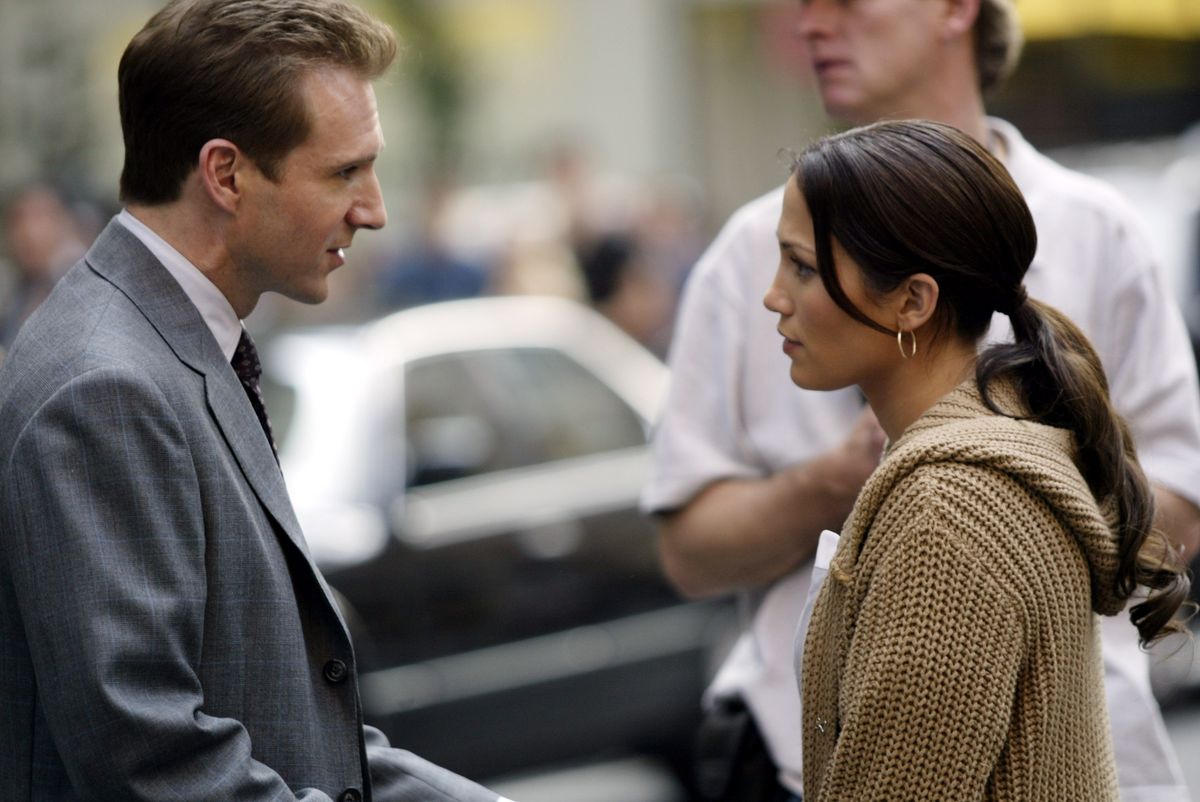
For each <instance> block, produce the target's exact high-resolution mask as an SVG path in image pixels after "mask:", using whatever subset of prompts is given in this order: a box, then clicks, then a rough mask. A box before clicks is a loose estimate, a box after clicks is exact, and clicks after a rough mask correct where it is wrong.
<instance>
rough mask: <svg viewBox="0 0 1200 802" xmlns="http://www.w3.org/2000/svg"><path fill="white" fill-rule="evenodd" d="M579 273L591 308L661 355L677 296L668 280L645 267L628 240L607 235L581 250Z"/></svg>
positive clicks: (639, 249) (641, 253)
mask: <svg viewBox="0 0 1200 802" xmlns="http://www.w3.org/2000/svg"><path fill="white" fill-rule="evenodd" d="M578 259H579V267H580V270H581V272H582V274H583V280H584V283H585V284H586V285H587V288H588V301H589V302H590V303H591V305H592V307H593V308H595V309H596V310H597V311H599V312H600V313H601V314H603V315H604V316H605V317H607V318H608V319H609V320H611V321H612V322H613V323H615V324H616V325H617V326H618V327H619V328H620V329H621V330H622V331H624V332H625V333H626V334H628V335H629V336H630V337H632V338H633V339H635V340H637V341H638V342H639V343H641V344H642V345H644V346H646V347H647V348H649V349H650V350H651V351H654V352H655V353H657V354H659V356H663V355H664V346H665V344H666V343H665V340H663V339H660V338H661V337H662V336H663V334H664V331H663V327H664V324H666V323H667V322H669V320H670V316H671V309H672V306H673V301H674V297H675V294H674V292H672V289H671V286H670V285H669V284H668V283H667V280H666V276H664V275H663V274H662V273H660V272H657V271H655V270H654V268H653V267H652V266H651V265H650V264H649V263H648V261H647V259H646V256H645V253H644V249H643V247H642V245H641V244H640V243H639V242H638V240H637V238H636V237H635V236H634V235H632V234H609V235H607V236H603V237H600V238H599V239H598V240H596V241H595V242H592V243H589V244H586V245H583V246H581V247H580V251H579V255H578Z"/></svg>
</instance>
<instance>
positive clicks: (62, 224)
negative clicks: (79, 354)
mask: <svg viewBox="0 0 1200 802" xmlns="http://www.w3.org/2000/svg"><path fill="white" fill-rule="evenodd" d="M4 241H5V243H6V244H7V248H8V253H9V256H10V257H11V261H12V266H13V268H14V271H15V274H14V276H13V283H12V286H11V287H10V291H9V293H8V295H7V297H6V298H5V299H4V302H3V303H2V304H0V352H2V350H3V349H7V348H8V347H9V346H10V345H12V341H13V339H15V338H16V336H17V331H19V330H20V328H21V325H22V324H23V323H24V322H25V320H26V319H27V318H28V317H29V315H31V314H32V313H33V310H34V309H37V307H38V305H39V304H40V303H41V302H42V301H44V300H45V299H46V296H47V295H49V294H50V290H52V289H54V285H55V283H56V282H57V281H58V280H59V279H60V278H62V276H63V274H64V273H66V272H67V270H68V268H70V267H71V265H73V264H75V262H76V261H77V260H78V259H79V257H80V256H83V252H84V250H86V248H87V243H85V242H84V237H83V235H82V234H81V232H80V231H79V226H78V225H77V223H76V220H75V218H74V216H73V215H72V214H71V210H70V209H68V208H67V205H66V203H64V201H63V198H62V196H61V195H60V194H59V193H58V192H57V191H56V190H55V189H53V188H52V187H50V186H48V185H45V184H32V185H30V186H28V187H26V188H25V189H23V190H21V191H20V192H18V193H17V195H16V196H15V197H14V198H13V200H12V201H11V202H10V203H9V204H8V208H7V210H6V211H5V214H4Z"/></svg>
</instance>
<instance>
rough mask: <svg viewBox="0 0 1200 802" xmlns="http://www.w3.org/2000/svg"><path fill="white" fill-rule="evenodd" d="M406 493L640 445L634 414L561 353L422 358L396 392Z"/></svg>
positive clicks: (543, 351) (641, 429) (529, 351)
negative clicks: (401, 403)
mask: <svg viewBox="0 0 1200 802" xmlns="http://www.w3.org/2000/svg"><path fill="white" fill-rule="evenodd" d="M404 387H405V391H404V396H405V428H406V432H407V445H408V465H407V476H408V484H409V486H419V485H426V484H431V483H434V482H438V481H444V480H446V479H456V478H462V477H467V476H475V475H479V474H483V473H488V472H492V471H499V470H506V469H510V468H520V467H526V466H530V465H539V464H542V463H546V462H551V461H554V460H560V459H567V458H571V457H581V456H586V455H589V454H597V453H601V452H605V451H611V450H614V449H620V448H627V447H631V446H636V445H640V444H642V443H644V442H645V439H646V432H645V428H644V426H643V423H642V421H641V419H640V418H639V417H638V415H637V414H636V413H635V412H634V411H633V410H632V409H631V408H630V407H629V406H628V405H627V404H626V403H625V402H624V401H623V400H622V399H621V398H620V397H619V396H618V395H617V394H616V393H615V392H613V391H612V390H611V389H610V388H609V387H608V386H607V385H605V384H604V383H603V382H602V381H600V379H598V378H597V377H596V376H595V375H594V374H592V373H591V372H590V371H588V370H587V369H585V368H584V367H583V366H582V365H580V364H579V363H578V362H576V361H575V360H573V359H571V358H570V357H568V356H567V355H566V354H564V353H562V352H560V351H556V350H554V349H550V348H509V349H494V350H486V351H472V352H462V353H455V354H447V355H441V356H437V357H430V358H428V359H423V360H420V361H417V362H414V363H412V364H410V365H409V366H408V368H407V371H406V375H405V383H404Z"/></svg>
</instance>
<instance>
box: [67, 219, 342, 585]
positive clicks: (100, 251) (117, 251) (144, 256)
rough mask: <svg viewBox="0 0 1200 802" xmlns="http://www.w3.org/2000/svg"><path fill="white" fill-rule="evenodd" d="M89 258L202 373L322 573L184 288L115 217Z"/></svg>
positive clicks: (246, 463)
mask: <svg viewBox="0 0 1200 802" xmlns="http://www.w3.org/2000/svg"><path fill="white" fill-rule="evenodd" d="M86 260H87V262H88V264H89V265H90V266H91V267H92V269H93V270H95V271H96V272H97V273H99V274H100V275H102V276H104V277H105V278H106V279H107V280H108V281H110V282H112V283H113V284H114V285H115V286H116V287H117V288H118V289H120V290H121V292H123V293H124V294H125V295H126V296H128V297H129V299H130V300H131V301H132V302H133V303H134V305H136V306H137V307H138V309H139V310H141V312H142V314H143V315H145V316H146V318H147V320H149V321H150V323H151V325H153V326H154V328H155V329H156V330H157V331H158V333H159V334H160V335H161V336H162V338H163V339H164V340H165V341H166V343H167V345H168V346H169V347H170V348H171V350H172V351H173V352H174V353H175V355H176V356H177V357H178V358H179V361H180V362H182V363H184V364H185V365H187V366H188V367H189V368H191V369H192V370H194V371H196V372H197V373H199V374H201V375H203V376H204V385H205V393H206V395H207V401H208V408H209V411H210V413H211V414H212V416H213V419H214V420H215V421H216V422H217V426H218V427H219V428H220V430H221V433H222V434H223V435H224V437H225V442H226V443H227V444H228V446H229V450H230V451H231V452H232V453H233V455H234V457H235V458H236V459H237V462H238V465H239V466H240V467H241V469H242V473H243V474H244V475H245V477H246V481H247V482H248V483H249V485H250V487H251V488H252V489H253V490H254V494H255V495H256V496H257V497H258V500H259V501H260V502H261V503H262V505H263V507H264V508H266V510H267V512H268V513H269V514H270V516H271V517H272V518H274V520H275V522H276V523H277V524H278V525H279V528H280V529H282V530H283V531H284V532H285V533H286V534H287V537H288V539H289V540H291V541H292V543H293V544H294V545H295V546H296V548H298V549H299V550H300V552H301V554H303V555H304V558H305V560H307V561H308V563H309V565H311V566H313V570H314V572H315V573H316V574H317V576H318V577H319V576H320V572H319V571H317V570H316V567H315V565H313V562H312V557H311V556H310V555H309V553H308V545H307V544H306V543H305V541H304V536H303V534H302V533H301V530H300V524H299V523H298V522H297V520H296V514H295V512H294V511H293V510H292V503H291V500H290V499H289V498H288V494H287V488H286V486H285V485H284V482H283V474H282V473H280V470H279V464H278V463H277V462H276V460H275V455H274V454H273V453H272V451H271V445H270V443H268V442H267V438H266V435H265V434H264V433H263V430H262V426H260V425H259V422H258V418H257V417H256V416H255V414H254V409H253V407H251V406H250V399H249V398H248V397H247V396H246V392H245V390H244V389H242V385H241V383H240V382H239V381H238V378H237V375H236V374H235V373H234V372H233V368H232V367H231V366H230V364H229V363H228V362H227V361H226V360H225V355H224V354H223V353H221V349H220V347H219V346H218V345H217V341H216V339H215V338H214V337H213V336H212V332H211V331H210V330H209V328H208V325H207V324H206V323H205V322H204V319H203V318H202V317H201V316H200V312H199V310H197V309H196V307H195V305H194V304H193V303H192V302H191V300H190V299H189V298H188V297H187V294H186V293H185V292H184V291H183V288H182V287H180V286H179V284H178V282H176V281H175V279H174V278H173V277H172V276H171V274H170V273H169V272H167V269H166V268H165V267H163V266H162V265H161V264H160V263H159V262H158V260H157V259H155V258H154V256H153V255H152V254H151V253H150V251H149V250H147V249H146V247H145V246H144V245H142V243H141V241H140V240H139V239H138V238H137V237H135V236H134V235H133V234H132V233H130V232H129V230H128V229H126V228H125V226H123V225H121V224H120V223H119V222H117V221H116V220H113V221H112V222H110V223H109V224H108V226H107V227H106V228H105V229H104V231H103V232H101V234H100V236H99V237H98V238H97V239H96V243H95V244H94V245H93V246H92V248H91V250H90V251H89V252H88V254H87V257H86ZM321 584H322V586H323V585H324V582H323V581H322V583H321Z"/></svg>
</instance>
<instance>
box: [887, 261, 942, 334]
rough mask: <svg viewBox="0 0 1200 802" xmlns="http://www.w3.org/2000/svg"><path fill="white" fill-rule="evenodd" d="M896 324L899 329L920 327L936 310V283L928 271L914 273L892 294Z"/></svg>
mask: <svg viewBox="0 0 1200 802" xmlns="http://www.w3.org/2000/svg"><path fill="white" fill-rule="evenodd" d="M893 298H894V299H895V301H894V303H895V311H896V319H897V326H898V327H899V329H900V330H901V331H915V330H916V329H919V328H921V327H922V326H924V325H925V324H926V323H928V322H929V320H930V319H932V318H933V314H934V312H936V311H937V304H938V283H937V281H936V280H935V279H934V278H933V276H931V275H929V274H928V273H914V274H913V275H911V276H909V277H908V278H906V279H905V280H904V283H903V284H901V285H900V286H899V287H897V288H896V292H895V294H894V295H893Z"/></svg>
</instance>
